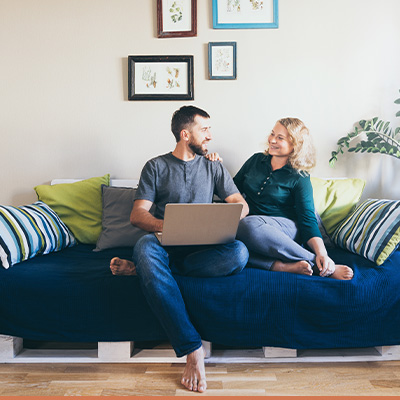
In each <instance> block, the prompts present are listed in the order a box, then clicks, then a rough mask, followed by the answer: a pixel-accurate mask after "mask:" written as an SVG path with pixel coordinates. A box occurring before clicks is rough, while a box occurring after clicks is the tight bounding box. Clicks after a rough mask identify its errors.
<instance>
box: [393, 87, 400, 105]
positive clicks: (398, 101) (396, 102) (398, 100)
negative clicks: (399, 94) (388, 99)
mask: <svg viewBox="0 0 400 400" xmlns="http://www.w3.org/2000/svg"><path fill="white" fill-rule="evenodd" d="M399 91H400V90H399ZM394 103H395V104H400V99H397V100H395V101H394Z"/></svg>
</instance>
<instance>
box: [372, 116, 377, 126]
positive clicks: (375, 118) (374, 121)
mask: <svg viewBox="0 0 400 400" xmlns="http://www.w3.org/2000/svg"><path fill="white" fill-rule="evenodd" d="M376 121H378V117H374V118H372V125H375V124H376Z"/></svg>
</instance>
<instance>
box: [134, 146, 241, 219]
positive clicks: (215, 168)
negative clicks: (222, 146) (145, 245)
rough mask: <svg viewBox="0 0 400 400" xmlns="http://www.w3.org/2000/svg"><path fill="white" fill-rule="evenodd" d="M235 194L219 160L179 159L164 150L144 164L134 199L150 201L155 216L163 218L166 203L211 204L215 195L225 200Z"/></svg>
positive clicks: (233, 187)
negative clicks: (163, 152) (161, 153)
mask: <svg viewBox="0 0 400 400" xmlns="http://www.w3.org/2000/svg"><path fill="white" fill-rule="evenodd" d="M235 193H239V190H238V189H237V187H236V185H235V184H234V183H233V179H232V177H231V176H230V174H229V172H228V170H227V169H226V168H225V167H224V166H223V165H222V164H221V163H220V162H218V161H209V160H207V159H206V158H205V157H202V156H198V155H196V157H195V158H194V160H191V161H182V160H180V159H179V158H176V157H175V156H173V155H172V153H167V154H164V155H161V156H158V157H155V158H153V159H151V160H149V161H148V162H147V163H146V164H145V166H144V167H143V170H142V174H141V175H140V181H139V186H138V189H137V191H136V196H135V200H149V201H151V202H153V203H154V204H155V205H156V209H155V212H154V216H155V217H156V218H160V219H163V218H164V211H165V205H166V204H167V203H212V201H213V196H214V194H216V195H217V196H218V197H219V198H220V199H222V200H225V199H226V198H227V197H228V196H230V195H232V194H235Z"/></svg>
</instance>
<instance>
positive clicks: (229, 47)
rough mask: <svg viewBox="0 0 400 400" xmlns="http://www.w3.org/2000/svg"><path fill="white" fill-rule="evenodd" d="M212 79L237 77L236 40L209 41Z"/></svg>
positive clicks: (209, 73)
mask: <svg viewBox="0 0 400 400" xmlns="http://www.w3.org/2000/svg"><path fill="white" fill-rule="evenodd" d="M208 76H209V78H210V79H236V42H210V43H208Z"/></svg>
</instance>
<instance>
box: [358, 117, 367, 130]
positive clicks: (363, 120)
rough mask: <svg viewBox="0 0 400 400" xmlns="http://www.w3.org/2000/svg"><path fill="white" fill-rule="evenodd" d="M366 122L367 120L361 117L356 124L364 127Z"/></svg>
mask: <svg viewBox="0 0 400 400" xmlns="http://www.w3.org/2000/svg"><path fill="white" fill-rule="evenodd" d="M366 123H367V121H366V120H365V119H362V120H361V121H359V123H358V124H359V125H360V126H361V128H363V129H364V127H365V124H366Z"/></svg>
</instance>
